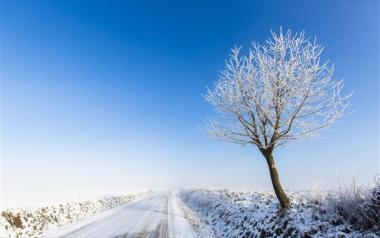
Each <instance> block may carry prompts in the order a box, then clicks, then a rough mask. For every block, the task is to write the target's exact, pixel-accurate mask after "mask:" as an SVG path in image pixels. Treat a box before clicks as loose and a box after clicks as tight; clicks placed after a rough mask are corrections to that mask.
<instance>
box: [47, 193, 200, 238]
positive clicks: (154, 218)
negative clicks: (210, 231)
mask: <svg viewBox="0 0 380 238" xmlns="http://www.w3.org/2000/svg"><path fill="white" fill-rule="evenodd" d="M43 237H50V238H52V237H67V238H82V237H88V238H98V237H99V238H107V237H112V238H134V237H136V238H137V237H138V238H143V237H150V238H156V237H157V238H166V237H169V238H172V237H174V238H179V237H183V238H193V237H195V235H194V233H193V232H192V228H191V226H190V224H189V223H188V221H187V219H186V218H185V216H184V215H183V212H182V211H181V209H180V205H179V199H178V197H177V196H176V194H175V193H174V192H160V193H155V194H153V195H150V196H148V197H146V198H144V199H141V200H138V201H135V202H131V203H128V204H126V205H123V206H121V207H117V208H114V209H111V210H108V211H106V212H104V213H101V214H98V215H95V216H93V217H90V218H87V219H84V220H82V221H79V222H76V223H73V224H70V225H67V226H64V227H62V228H59V229H58V230H55V231H51V232H48V233H46V234H45V235H44V236H43Z"/></svg>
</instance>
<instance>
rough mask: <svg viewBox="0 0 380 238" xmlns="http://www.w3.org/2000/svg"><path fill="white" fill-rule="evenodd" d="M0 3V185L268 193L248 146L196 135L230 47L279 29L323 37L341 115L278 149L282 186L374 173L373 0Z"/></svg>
mask: <svg viewBox="0 0 380 238" xmlns="http://www.w3.org/2000/svg"><path fill="white" fill-rule="evenodd" d="M139 2H140V1H91V3H90V2H87V3H86V4H84V2H83V1H42V0H41V1H1V139H2V144H1V165H2V171H1V179H2V189H3V191H4V192H8V191H9V192H11V191H23V192H28V191H56V190H82V191H91V190H102V191H116V190H135V189H146V188H158V187H214V188H223V187H225V188H232V189H252V190H254V189H266V188H268V189H270V188H271V185H270V177H269V172H268V170H267V167H266V162H265V161H264V159H263V158H262V157H261V155H260V154H259V153H258V152H257V150H256V149H255V148H254V147H250V146H246V147H240V146H238V145H233V144H228V143H225V142H218V141H215V140H214V139H213V138H209V137H207V136H206V135H205V133H204V132H202V129H201V128H202V126H203V125H204V122H205V120H206V119H207V118H209V117H212V116H213V115H215V114H214V112H213V109H212V108H211V106H210V105H208V104H207V103H206V102H204V100H203V99H202V95H203V94H204V93H205V91H206V87H210V86H212V83H213V82H214V81H215V80H217V75H218V72H219V71H220V70H222V69H223V65H224V59H225V58H226V57H227V56H228V54H229V49H230V48H231V47H232V46H233V45H234V44H237V45H243V46H244V47H246V48H247V47H249V45H250V42H251V41H258V42H263V41H264V39H265V38H267V37H268V36H269V34H270V30H274V31H278V30H279V28H280V26H282V27H283V28H284V29H288V28H290V29H292V30H293V31H302V30H305V32H306V35H307V36H310V37H314V36H316V37H317V40H318V42H320V43H321V44H323V45H324V47H325V52H324V54H323V59H330V60H331V62H332V63H334V64H335V68H336V71H335V78H336V79H345V89H344V92H346V93H349V92H351V91H355V94H354V97H353V98H352V108H353V109H355V112H353V113H352V114H350V115H347V116H346V117H344V118H343V119H342V120H341V122H339V123H338V124H336V125H335V126H333V127H332V128H331V130H329V131H327V132H325V133H324V134H323V135H324V137H323V138H322V139H318V140H310V141H302V142H299V143H297V144H294V145H289V146H285V147H283V148H281V149H280V150H279V151H277V152H276V154H275V156H276V158H277V163H278V168H279V172H280V176H281V178H282V182H283V185H284V187H286V188H289V189H302V188H310V187H311V185H312V183H313V182H316V183H319V184H320V185H321V186H323V187H326V188H329V187H334V186H336V185H337V184H338V177H342V178H344V179H347V178H352V177H353V176H355V177H356V180H357V182H359V183H361V184H367V183H369V182H371V181H373V178H374V176H375V175H376V174H377V173H379V64H380V62H379V52H380V49H379V29H380V26H379V22H380V19H379V10H380V5H379V1H287V2H285V1H228V3H227V2H222V1H186V2H185V1H183V2H182V3H181V2H179V1H176V2H174V1H173V2H170V1H144V4H142V3H139Z"/></svg>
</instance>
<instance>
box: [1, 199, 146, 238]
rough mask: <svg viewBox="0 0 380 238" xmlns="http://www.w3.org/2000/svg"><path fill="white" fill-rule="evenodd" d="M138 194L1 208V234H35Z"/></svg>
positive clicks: (22, 235) (13, 235)
mask: <svg viewBox="0 0 380 238" xmlns="http://www.w3.org/2000/svg"><path fill="white" fill-rule="evenodd" d="M142 195H143V193H140V194H137V195H123V196H107V197H102V198H99V199H95V200H89V201H73V202H66V203H61V204H56V205H51V206H44V207H39V208H13V209H12V208H9V209H5V210H3V211H1V217H0V237H36V236H38V235H40V234H42V232H44V231H46V230H48V229H51V228H54V227H57V226H61V225H64V224H68V223H71V222H74V221H77V220H79V219H81V218H84V217H87V216H90V215H93V214H96V213H99V212H102V211H104V210H106V209H109V208H113V207H116V206H119V205H122V204H124V203H127V202H130V201H132V200H134V199H136V198H137V197H139V196H142Z"/></svg>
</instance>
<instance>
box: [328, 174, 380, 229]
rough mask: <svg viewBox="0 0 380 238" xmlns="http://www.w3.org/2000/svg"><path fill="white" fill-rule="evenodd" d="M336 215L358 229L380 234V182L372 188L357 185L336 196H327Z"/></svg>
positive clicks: (342, 190)
mask: <svg viewBox="0 0 380 238" xmlns="http://www.w3.org/2000/svg"><path fill="white" fill-rule="evenodd" d="M327 203H328V204H330V205H331V206H332V209H333V210H334V211H335V213H338V215H339V216H340V217H342V218H343V219H344V220H346V221H348V222H349V223H350V224H352V225H353V226H355V227H356V228H357V229H362V230H375V231H377V232H378V233H380V180H379V179H378V180H377V181H376V183H375V186H374V187H372V188H366V187H357V186H356V185H355V183H354V184H353V185H352V186H350V187H346V188H343V189H340V190H339V191H338V192H337V193H336V194H330V195H329V196H327Z"/></svg>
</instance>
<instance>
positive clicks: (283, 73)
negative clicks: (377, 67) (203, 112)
mask: <svg viewBox="0 0 380 238" xmlns="http://www.w3.org/2000/svg"><path fill="white" fill-rule="evenodd" d="M240 49H241V48H240V47H235V48H233V49H232V53H231V55H230V58H229V59H228V60H227V61H226V65H225V69H224V70H223V71H222V72H221V73H220V76H219V80H218V81H217V82H216V83H215V85H214V87H213V89H209V90H208V91H207V94H206V95H205V99H206V101H208V102H209V103H211V104H212V105H213V106H214V107H215V109H216V110H217V111H218V112H220V113H221V115H222V117H220V120H217V121H211V122H210V123H209V125H208V126H207V130H208V133H209V134H210V135H212V136H215V137H217V138H218V139H221V140H225V141H229V142H233V143H237V144H242V145H246V144H252V145H255V146H256V147H257V148H258V149H259V150H260V152H261V154H262V155H263V156H264V157H265V159H266V161H267V164H268V167H269V171H270V175H271V180H272V185H273V188H274V191H275V193H276V196H277V198H278V200H279V201H280V204H281V207H283V208H286V207H288V206H289V199H288V197H287V196H286V194H285V192H284V190H283V188H282V186H281V184H280V179H279V175H278V172H277V168H276V165H275V160H274V157H273V151H274V150H275V148H277V147H278V146H280V145H283V144H285V143H286V142H289V141H293V140H297V139H302V138H310V137H314V136H317V135H318V134H319V132H320V131H321V130H322V129H325V128H328V127H329V126H330V125H332V124H333V123H334V122H336V121H337V120H338V119H339V118H340V117H341V116H342V115H343V112H344V111H345V110H346V108H347V107H348V105H349V102H348V99H349V98H350V97H351V94H350V95H347V96H341V91H342V87H343V82H342V81H336V80H334V79H333V78H332V74H333V69H334V67H333V66H329V62H323V63H322V62H321V60H320V55H321V53H322V51H323V48H322V46H321V45H319V44H317V43H316V41H315V40H314V41H310V40H309V39H308V38H305V36H304V33H298V34H292V33H291V31H290V30H288V31H287V32H286V33H283V32H282V30H280V33H279V34H276V33H273V32H272V35H271V37H270V38H269V39H267V40H266V41H265V44H259V43H255V42H254V43H252V47H251V48H250V49H249V52H248V53H247V55H244V56H241V55H240Z"/></svg>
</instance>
